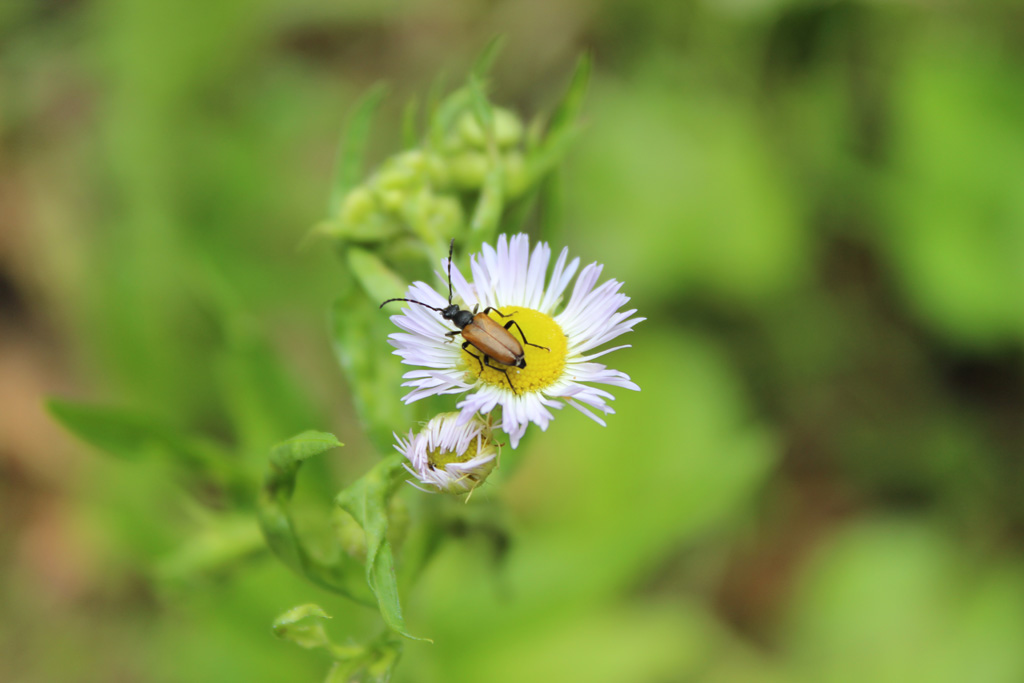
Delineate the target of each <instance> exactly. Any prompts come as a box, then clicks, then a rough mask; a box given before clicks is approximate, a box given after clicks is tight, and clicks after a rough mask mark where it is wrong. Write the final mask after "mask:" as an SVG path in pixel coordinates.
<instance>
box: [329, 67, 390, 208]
mask: <svg viewBox="0 0 1024 683" xmlns="http://www.w3.org/2000/svg"><path fill="white" fill-rule="evenodd" d="M386 93H387V87H386V86H385V85H384V84H383V83H378V84H377V85H375V86H373V87H372V88H370V90H369V91H368V92H367V93H366V94H365V95H363V96H362V98H360V100H359V103H358V104H357V105H356V107H355V111H354V112H353V113H352V118H351V119H350V120H349V122H348V126H347V127H346V129H345V132H344V133H343V134H342V137H341V141H340V143H339V145H338V161H337V164H336V165H335V169H334V182H333V183H332V184H331V197H330V201H329V203H328V207H327V213H328V215H329V216H331V217H337V215H338V212H339V211H340V209H341V203H342V201H343V200H344V198H345V195H346V194H347V193H348V191H349V190H351V189H352V188H353V187H355V186H356V184H358V182H359V179H360V178H361V177H362V175H363V164H364V162H365V156H366V148H367V146H368V144H369V141H370V123H371V121H372V120H373V115H374V113H376V111H377V107H379V106H380V103H381V100H383V99H384V95H385V94H386Z"/></svg>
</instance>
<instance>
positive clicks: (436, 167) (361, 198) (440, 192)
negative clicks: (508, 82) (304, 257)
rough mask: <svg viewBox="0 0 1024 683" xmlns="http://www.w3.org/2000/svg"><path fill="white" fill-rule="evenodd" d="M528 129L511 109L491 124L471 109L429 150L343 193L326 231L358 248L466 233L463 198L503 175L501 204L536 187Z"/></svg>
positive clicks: (403, 156) (400, 158) (387, 165)
mask: <svg viewBox="0 0 1024 683" xmlns="http://www.w3.org/2000/svg"><path fill="white" fill-rule="evenodd" d="M524 141H525V134H524V127H523V123H522V121H521V120H520V119H519V118H518V117H517V116H516V114H514V113H513V112H511V111H508V110H506V109H501V108H493V109H492V110H491V117H490V122H489V126H488V127H486V128H485V126H484V125H483V124H482V123H481V122H480V119H479V118H478V117H477V115H476V114H475V113H473V112H472V111H470V110H468V109H465V110H463V111H462V112H461V113H459V114H458V115H457V116H456V117H455V119H454V123H452V124H451V125H450V126H449V127H448V129H447V130H445V131H443V132H442V133H441V134H439V135H435V136H432V137H429V136H428V139H427V140H426V141H425V142H424V143H423V145H421V146H419V147H416V148H413V149H409V150H405V151H402V152H399V153H398V154H395V155H393V156H391V157H390V158H388V159H387V160H386V161H384V163H383V164H381V166H380V167H379V169H378V170H377V171H376V172H375V173H373V174H372V175H371V176H370V177H369V178H368V179H367V180H365V181H364V182H363V183H362V184H360V185H358V186H356V187H354V188H352V189H351V190H349V192H348V193H347V194H346V195H345V198H344V200H343V201H342V204H341V207H340V210H339V211H338V215H337V216H334V217H332V218H331V219H329V220H328V221H327V222H325V223H324V224H322V225H321V226H320V229H321V231H322V232H324V233H326V234H329V235H331V236H333V237H336V238H340V239H344V240H350V241H353V242H360V243H374V242H376V243H380V242H388V241H390V240H392V239H395V238H397V237H400V236H403V235H413V236H415V237H417V238H419V239H421V240H423V241H424V242H427V243H435V242H438V243H441V242H444V239H443V238H444V236H448V235H456V234H460V233H461V232H463V231H464V229H465V226H466V222H467V217H466V211H465V210H464V209H463V206H464V204H463V199H464V198H466V197H468V198H470V200H471V203H472V199H473V195H474V194H478V193H480V192H482V190H483V187H484V184H485V183H486V182H487V181H488V178H492V179H493V178H494V177H495V172H497V177H498V178H499V184H500V187H499V188H498V189H499V191H500V194H501V199H502V201H508V200H511V199H515V198H516V197H518V196H520V195H521V194H522V193H523V192H525V191H526V190H527V189H528V187H529V185H530V178H529V175H530V174H529V173H528V172H527V163H526V157H525V155H524Z"/></svg>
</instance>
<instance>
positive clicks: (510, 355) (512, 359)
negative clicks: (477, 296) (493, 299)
mask: <svg viewBox="0 0 1024 683" xmlns="http://www.w3.org/2000/svg"><path fill="white" fill-rule="evenodd" d="M454 248H455V240H454V239H452V241H451V243H450V244H449V245H448V306H447V307H445V308H439V307H436V306H431V305H430V304H425V303H423V302H422V301H416V300H415V299H402V298H397V299H388V300H387V301H385V302H384V303H382V304H381V305H380V308H384V304H389V303H391V302H392V301H407V302H409V303H411V304H419V305H420V306H423V307H425V308H429V309H430V310H432V311H437V312H438V313H440V314H441V317H442V318H444V319H445V320H450V321H451V322H452V324H454V325H455V326H456V327H458V328H459V329H457V330H452V331H450V332H446V333H445V336H446V337H448V340H447V341H449V342H451V341H452V340H453V339H454V338H455V335H457V334H461V335H462V338H463V339H465V341H464V342H462V349H463V350H464V351H466V353H468V354H469V355H471V356H473V357H474V358H476V360H477V362H478V363H479V364H480V372H483V371H484V366H485V365H486V366H487V367H489V368H493V369H495V370H497V371H499V372H501V373H503V374H504V375H505V380H506V381H507V382H508V386H509V387H510V388H511V389H512V393H516V388H515V386H514V385H513V384H512V378H511V377H509V376H508V370H507V369H506V368H504V367H498V366H495V365H491V361H494V362H496V363H499V364H500V365H504V366H509V367H516V368H525V367H526V357H525V354H524V353H523V346H522V344H520V343H519V340H518V339H516V338H515V337H514V336H513V335H512V332H511V331H510V330H511V328H512V327H513V326H515V328H516V330H518V332H519V336H520V337H522V338H523V342H522V343H523V344H526V345H527V346H533V347H535V348H538V349H544V350H545V351H548V352H549V353H550V351H551V349H550V348H548V347H547V346H540V345H539V344H531V343H530V342H529V341H527V339H526V334H525V333H524V332H523V328H522V327H520V326H519V323H517V322H516V321H515V320H509V321H508V322H507V323H505V324H504V326H502V325H501V324H499V323H498V322H497V321H496V320H494V318H492V317H491V316H490V315H488V314H489V313H490V312H491V311H494V312H495V313H497V314H498V315H500V316H501V317H502V318H509V317H511V315H512V314H509V315H505V314H504V313H502V312H501V311H499V310H498V309H497V308H495V307H494V306H487V307H486V308H484V310H482V311H480V312H479V313H478V312H477V311H478V310H479V308H480V305H479V304H477V305H475V306H473V312H472V313H471V312H469V311H467V310H465V309H463V308H460V307H459V305H458V304H453V303H452V296H453V292H452V251H453V250H454ZM470 346H472V347H473V348H475V349H476V350H477V351H479V352H480V353H481V354H483V357H482V358H481V356H478V355H477V354H475V353H473V352H472V351H470V350H469V347H470Z"/></svg>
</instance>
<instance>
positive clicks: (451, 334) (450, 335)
mask: <svg viewBox="0 0 1024 683" xmlns="http://www.w3.org/2000/svg"><path fill="white" fill-rule="evenodd" d="M461 332H462V330H452V331H451V332H445V333H444V336H446V337H448V338H447V339H445V340H444V343H445V344H451V343H452V342H453V341H455V335H457V334H459V333H461ZM463 348H465V347H463Z"/></svg>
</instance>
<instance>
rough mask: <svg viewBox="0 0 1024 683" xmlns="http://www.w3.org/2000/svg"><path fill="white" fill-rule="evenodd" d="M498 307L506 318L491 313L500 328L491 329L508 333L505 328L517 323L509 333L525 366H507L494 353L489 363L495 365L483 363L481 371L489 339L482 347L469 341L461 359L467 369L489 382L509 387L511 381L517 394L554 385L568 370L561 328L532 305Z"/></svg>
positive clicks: (566, 347)
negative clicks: (531, 306) (564, 371)
mask: <svg viewBox="0 0 1024 683" xmlns="http://www.w3.org/2000/svg"><path fill="white" fill-rule="evenodd" d="M499 310H500V311H501V312H502V313H503V314H504V315H505V317H502V316H500V315H498V314H497V313H495V312H494V311H491V312H490V314H489V315H490V317H491V320H493V321H494V322H495V323H497V325H498V327H497V329H493V328H492V331H493V332H494V335H495V336H498V335H503V334H506V330H505V329H502V328H504V327H505V325H508V324H509V322H514V324H512V325H510V326H509V327H508V331H507V334H510V335H512V338H513V339H514V340H515V342H516V343H518V344H519V346H521V347H522V349H523V358H524V360H525V361H526V367H524V368H517V367H515V366H514V365H511V364H509V365H506V364H503V363H500V362H498V360H497V359H496V358H495V357H494V356H491V359H490V361H488V362H489V363H490V365H491V366H493V367H488V365H486V364H484V366H483V370H481V369H480V365H481V363H484V361H485V358H484V355H485V354H486V352H487V351H486V347H487V345H488V344H489V343H490V341H489V340H487V341H486V342H484V343H482V347H483V348H478V347H476V346H474V345H472V344H470V345H469V346H468V347H466V348H465V349H463V351H462V360H463V362H465V364H466V371H467V372H469V373H470V374H471V375H472V376H473V377H478V378H480V380H482V381H484V382H487V383H488V384H496V385H498V386H502V387H505V388H506V389H508V388H509V383H511V385H512V387H513V388H514V390H515V392H516V393H517V394H524V393H526V392H530V391H538V390H540V389H543V388H545V387H547V386H550V385H551V384H553V383H554V382H555V381H556V380H557V379H558V378H559V377H561V376H562V371H563V370H565V359H566V355H567V352H568V348H569V345H568V340H567V339H566V336H565V333H564V332H562V328H561V327H559V326H558V323H556V322H555V321H554V319H552V318H551V316H549V315H546V314H544V313H541V312H540V311H535V310H533V309H531V308H522V307H519V306H503V307H502V308H500V309H499ZM466 329H469V328H466ZM524 336H525V339H527V340H529V342H530V343H529V344H527V343H525V341H524ZM533 344H536V346H533ZM538 347H545V348H538ZM496 352H497V350H496ZM478 359H479V360H478ZM503 370H504V371H505V372H507V373H508V377H507V378H506V376H505V372H502V371H503Z"/></svg>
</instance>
